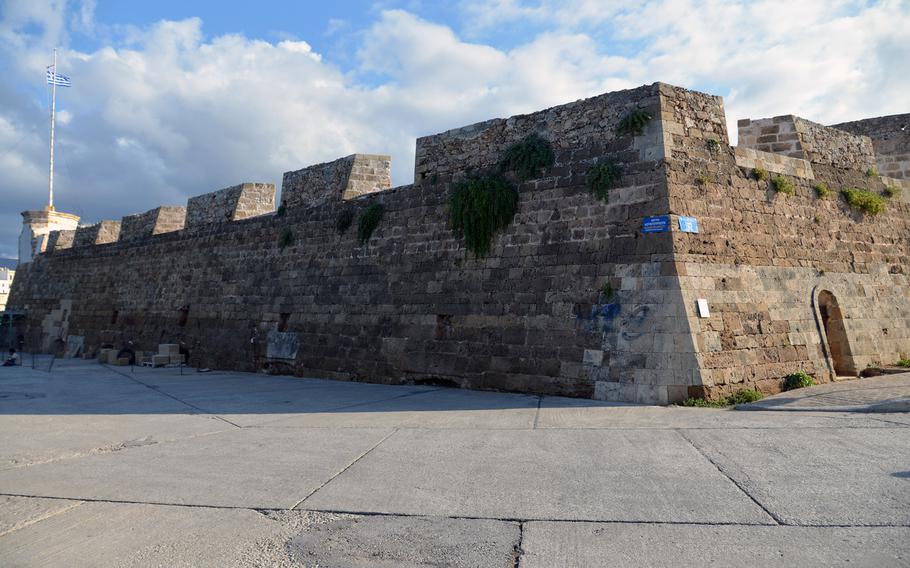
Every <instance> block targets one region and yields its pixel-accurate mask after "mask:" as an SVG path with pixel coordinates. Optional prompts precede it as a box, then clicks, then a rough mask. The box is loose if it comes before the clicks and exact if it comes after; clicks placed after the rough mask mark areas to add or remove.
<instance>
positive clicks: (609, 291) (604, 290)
mask: <svg viewBox="0 0 910 568" xmlns="http://www.w3.org/2000/svg"><path fill="white" fill-rule="evenodd" d="M600 296H601V297H602V298H603V300H604V301H605V302H608V301H609V300H610V298H612V297H613V286H612V285H611V284H610V283H609V282H604V285H603V286H601V288H600Z"/></svg>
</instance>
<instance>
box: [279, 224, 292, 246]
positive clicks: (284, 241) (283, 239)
mask: <svg viewBox="0 0 910 568" xmlns="http://www.w3.org/2000/svg"><path fill="white" fill-rule="evenodd" d="M292 244H294V232H293V231H292V230H291V228H290V227H285V228H284V229H282V230H281V234H280V235H278V248H280V249H281V250H284V249H285V248H287V247H289V246H291V245H292Z"/></svg>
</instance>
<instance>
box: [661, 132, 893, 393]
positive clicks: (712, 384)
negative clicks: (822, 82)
mask: <svg viewBox="0 0 910 568" xmlns="http://www.w3.org/2000/svg"><path fill="white" fill-rule="evenodd" d="M873 120H874V119H873ZM738 128H739V144H740V145H739V146H738V147H736V148H729V147H724V146H722V147H721V148H720V149H719V151H712V150H711V149H709V148H707V147H705V146H701V147H699V144H698V142H697V137H693V136H689V137H687V138H686V139H685V143H686V145H687V146H688V149H687V150H686V151H684V152H683V151H680V150H679V149H674V158H675V159H673V160H671V161H670V162H669V173H668V177H669V180H670V196H671V197H670V211H671V213H674V214H680V215H686V216H692V217H695V218H697V219H698V223H699V233H698V234H688V233H677V234H674V237H673V238H674V254H675V257H676V260H677V266H678V270H679V274H680V285H681V288H682V293H683V297H684V303H685V304H686V305H687V306H689V307H691V306H694V305H696V302H697V301H698V300H699V299H704V300H706V301H707V304H708V306H710V308H711V313H710V316H709V317H691V318H690V320H689V321H690V325H691V329H692V333H693V339H694V344H695V349H694V350H695V353H696V358H697V366H698V367H699V369H700V371H701V377H702V387H701V388H695V389H692V391H693V392H692V394H693V395H707V396H711V397H720V396H725V395H728V394H731V393H733V392H735V391H736V390H738V389H741V388H746V387H749V388H759V389H761V390H764V391H766V392H775V391H777V390H779V389H780V383H781V378H782V377H784V376H786V375H788V374H790V373H794V372H796V371H800V370H802V371H805V372H807V373H810V374H812V375H814V376H815V377H816V378H817V379H818V380H821V381H826V380H830V379H833V378H834V377H835V376H837V375H854V376H855V375H856V374H857V373H858V372H860V371H862V370H863V369H865V368H866V367H867V366H880V365H887V364H891V363H893V362H894V361H896V360H897V359H899V358H900V357H903V356H906V354H907V352H908V350H910V320H908V318H910V305H908V304H910V303H908V301H907V300H908V298H910V280H908V274H910V262H908V259H910V207H908V203H910V200H908V193H910V183H907V181H906V180H901V179H894V178H889V177H885V176H878V175H874V173H873V172H872V171H870V168H874V167H875V165H876V163H880V161H879V160H880V159H879V158H878V156H877V154H876V153H875V151H874V146H875V144H874V140H873V139H870V138H869V137H867V136H863V135H854V134H850V133H848V132H846V131H845V130H841V129H840V128H833V127H825V126H822V125H820V124H817V123H814V122H811V121H808V120H805V119H803V118H800V117H795V116H792V115H788V116H780V117H774V118H768V119H759V120H750V119H745V120H740V121H739V122H738ZM754 168H762V169H764V170H766V172H768V174H767V179H764V180H760V179H756V176H755V175H754V174H753V170H754ZM772 178H778V179H782V180H785V181H787V182H790V183H791V184H792V194H788V193H784V192H778V191H777V190H776V189H775V185H774V183H775V181H776V180H774V179H772ZM819 188H821V189H819ZM847 188H859V189H862V190H866V191H869V192H871V193H873V194H875V195H879V196H880V197H881V198H882V199H884V200H885V202H886V208H885V211H884V212H883V213H881V214H879V215H877V216H874V215H869V214H865V213H862V212H860V211H858V210H855V209H853V208H851V207H850V206H849V205H848V204H847V203H846V201H845V200H844V198H843V197H841V195H840V193H841V191H842V190H844V189H847ZM888 188H893V189H896V190H897V191H898V192H897V194H894V195H893V196H892V197H885V196H886V195H887V194H888V193H891V192H893V190H888ZM886 190H887V191H886ZM825 192H827V195H825V194H824V193H825ZM834 314H840V315H837V316H835V315H834Z"/></svg>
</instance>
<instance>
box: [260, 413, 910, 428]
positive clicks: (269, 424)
mask: <svg viewBox="0 0 910 568" xmlns="http://www.w3.org/2000/svg"><path fill="white" fill-rule="evenodd" d="M303 414H307V413H303ZM312 414H319V413H312ZM281 420H282V421H283V420H287V418H283V419H281ZM881 421H882V422H885V423H887V424H893V425H894V426H841V425H831V426H800V429H801V430H898V429H901V428H910V424H904V423H903V422H891V421H887V420H881ZM272 424H274V422H262V423H259V424H251V425H249V426H243V428H244V429H247V428H249V429H256V428H262V429H285V430H385V429H387V428H396V429H398V430H431V431H435V430H439V431H457V432H485V431H486V432H531V431H533V430H534V428H528V427H523V428H508V427H499V426H497V427H491V428H470V427H457V426H453V427H442V426H430V427H427V426H423V425H420V424H406V423H405V424H398V425H394V426H393V425H387V426H357V425H353V426H344V425H329V426H316V425H310V426H293V425H288V426H281V425H278V426H274V425H272ZM792 429H793V426H726V425H718V426H692V427H679V426H544V427H539V428H537V430H539V431H541V432H546V431H548V430H570V431H571V430H616V431H625V430H629V431H633V430H644V431H651V432H659V431H663V432H675V431H689V430H695V431H701V430H724V431H728V430H792Z"/></svg>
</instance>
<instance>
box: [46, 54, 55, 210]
mask: <svg viewBox="0 0 910 568" xmlns="http://www.w3.org/2000/svg"><path fill="white" fill-rule="evenodd" d="M51 78H52V79H53V80H52V81H51V93H52V94H51V166H50V176H49V178H48V182H47V185H48V200H47V209H48V211H53V210H54V114H55V113H56V110H57V48H56V47H55V48H54V74H53V75H52V77H51Z"/></svg>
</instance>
